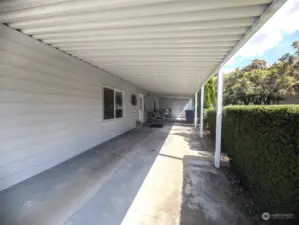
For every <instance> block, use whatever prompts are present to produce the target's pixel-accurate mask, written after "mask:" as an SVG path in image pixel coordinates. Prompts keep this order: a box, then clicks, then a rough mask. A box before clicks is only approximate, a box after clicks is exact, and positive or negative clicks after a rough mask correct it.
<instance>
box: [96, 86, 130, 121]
mask: <svg viewBox="0 0 299 225" xmlns="http://www.w3.org/2000/svg"><path fill="white" fill-rule="evenodd" d="M105 88H107V89H110V90H113V104H114V112H113V113H114V114H113V118H110V119H105V105H104V97H105V96H104V95H105ZM115 92H119V93H121V94H122V103H123V104H122V110H123V113H122V117H118V118H116V104H115V103H116V101H115V98H116V94H115ZM124 98H125V92H124V91H123V90H120V89H116V88H113V87H109V86H103V103H102V106H103V110H102V112H103V116H102V117H103V121H111V120H119V119H123V118H124V103H125V101H124Z"/></svg>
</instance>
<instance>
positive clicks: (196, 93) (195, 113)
mask: <svg viewBox="0 0 299 225" xmlns="http://www.w3.org/2000/svg"><path fill="white" fill-rule="evenodd" d="M197 96H198V91H197V92H195V102H194V127H195V128H196V127H197Z"/></svg>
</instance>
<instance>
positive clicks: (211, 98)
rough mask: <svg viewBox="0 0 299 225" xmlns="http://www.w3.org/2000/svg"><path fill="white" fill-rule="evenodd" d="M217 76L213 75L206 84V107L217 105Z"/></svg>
mask: <svg viewBox="0 0 299 225" xmlns="http://www.w3.org/2000/svg"><path fill="white" fill-rule="evenodd" d="M215 80H216V77H215V76H213V77H212V78H211V79H210V80H209V81H208V82H207V83H206V85H205V101H204V104H205V106H204V107H205V109H210V108H214V107H215V106H216V89H215Z"/></svg>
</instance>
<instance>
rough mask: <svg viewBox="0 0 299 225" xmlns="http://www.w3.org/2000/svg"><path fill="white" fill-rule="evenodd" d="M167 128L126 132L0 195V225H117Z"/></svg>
mask: <svg viewBox="0 0 299 225" xmlns="http://www.w3.org/2000/svg"><path fill="white" fill-rule="evenodd" d="M171 128H172V125H167V126H165V127H164V128H163V129H154V128H140V129H135V130H132V131H129V132H127V133H125V134H123V135H120V136H118V137H116V138H114V139H111V140H109V141H107V142H105V143H103V144H100V145H98V146H96V147H94V148H92V149H90V150H88V151H86V152H84V153H82V154H80V155H78V156H76V157H74V158H72V159H69V160H67V161H65V162H64V163H62V164H59V165H57V166H55V167H53V168H51V169H49V170H47V171H45V172H43V173H40V174H38V175H36V176H34V177H32V178H30V179H27V180H25V181H23V182H21V183H19V184H17V185H15V186H13V187H11V188H9V189H7V190H4V191H2V192H0V218H1V219H0V224H1V225H11V224H14V225H20V224H22V225H43V224H55V225H60V224H66V225H68V224H72V225H86V224H105V225H106V224H109V225H119V224H121V222H122V220H123V218H124V216H125V215H126V212H127V210H128V209H129V207H130V205H131V203H132V201H133V200H134V198H135V196H136V194H137V193H138V191H139V189H140V187H141V185H142V183H143V181H144V179H145V177H146V176H147V174H148V172H149V170H150V168H151V166H152V164H153V162H154V161H155V159H156V157H157V155H158V153H159V151H160V149H161V147H162V146H163V144H164V142H165V140H166V138H167V136H168V134H169V132H170V130H171Z"/></svg>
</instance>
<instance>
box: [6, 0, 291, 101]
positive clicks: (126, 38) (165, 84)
mask: <svg viewBox="0 0 299 225" xmlns="http://www.w3.org/2000/svg"><path fill="white" fill-rule="evenodd" d="M285 2H286V0H208V1H207V0H109V1H103V0H86V1H83V0H44V1H39V0H4V1H1V3H0V22H1V23H5V24H7V25H8V26H10V27H12V28H14V29H18V30H20V31H21V32H23V33H25V34H27V35H31V36H32V37H33V38H36V39H39V40H41V41H43V42H44V43H46V44H49V45H51V46H53V47H55V48H58V49H59V50H61V51H64V52H66V53H68V54H70V55H72V56H74V57H76V58H79V59H81V60H83V61H86V62H88V63H90V64H92V65H94V66H96V67H98V68H100V69H103V70H105V71H107V72H109V73H111V74H113V75H115V76H119V77H121V78H122V79H124V80H127V81H129V82H131V83H133V84H136V85H138V86H140V87H142V88H144V89H146V90H148V91H150V92H152V93H159V94H160V95H163V94H164V95H170V96H190V95H191V94H193V93H194V92H195V91H196V90H197V89H198V88H199V87H200V85H201V84H202V83H204V82H205V81H206V80H207V79H208V77H210V76H211V75H212V74H213V73H215V72H216V71H217V69H218V68H219V67H220V66H221V65H223V64H224V63H225V62H227V61H228V60H229V59H230V58H231V56H232V55H233V54H235V53H236V51H237V50H238V49H240V47H242V46H243V45H244V44H245V43H246V41H247V40H248V39H250V37H251V36H252V35H253V34H254V33H255V32H256V31H257V30H258V29H259V28H260V27H261V26H262V25H263V24H264V23H265V22H266V21H267V20H268V19H269V18H270V17H271V16H272V15H273V14H274V13H275V12H276V11H277V10H278V9H279V8H280V7H281V6H282V5H283V4H284V3H285Z"/></svg>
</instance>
